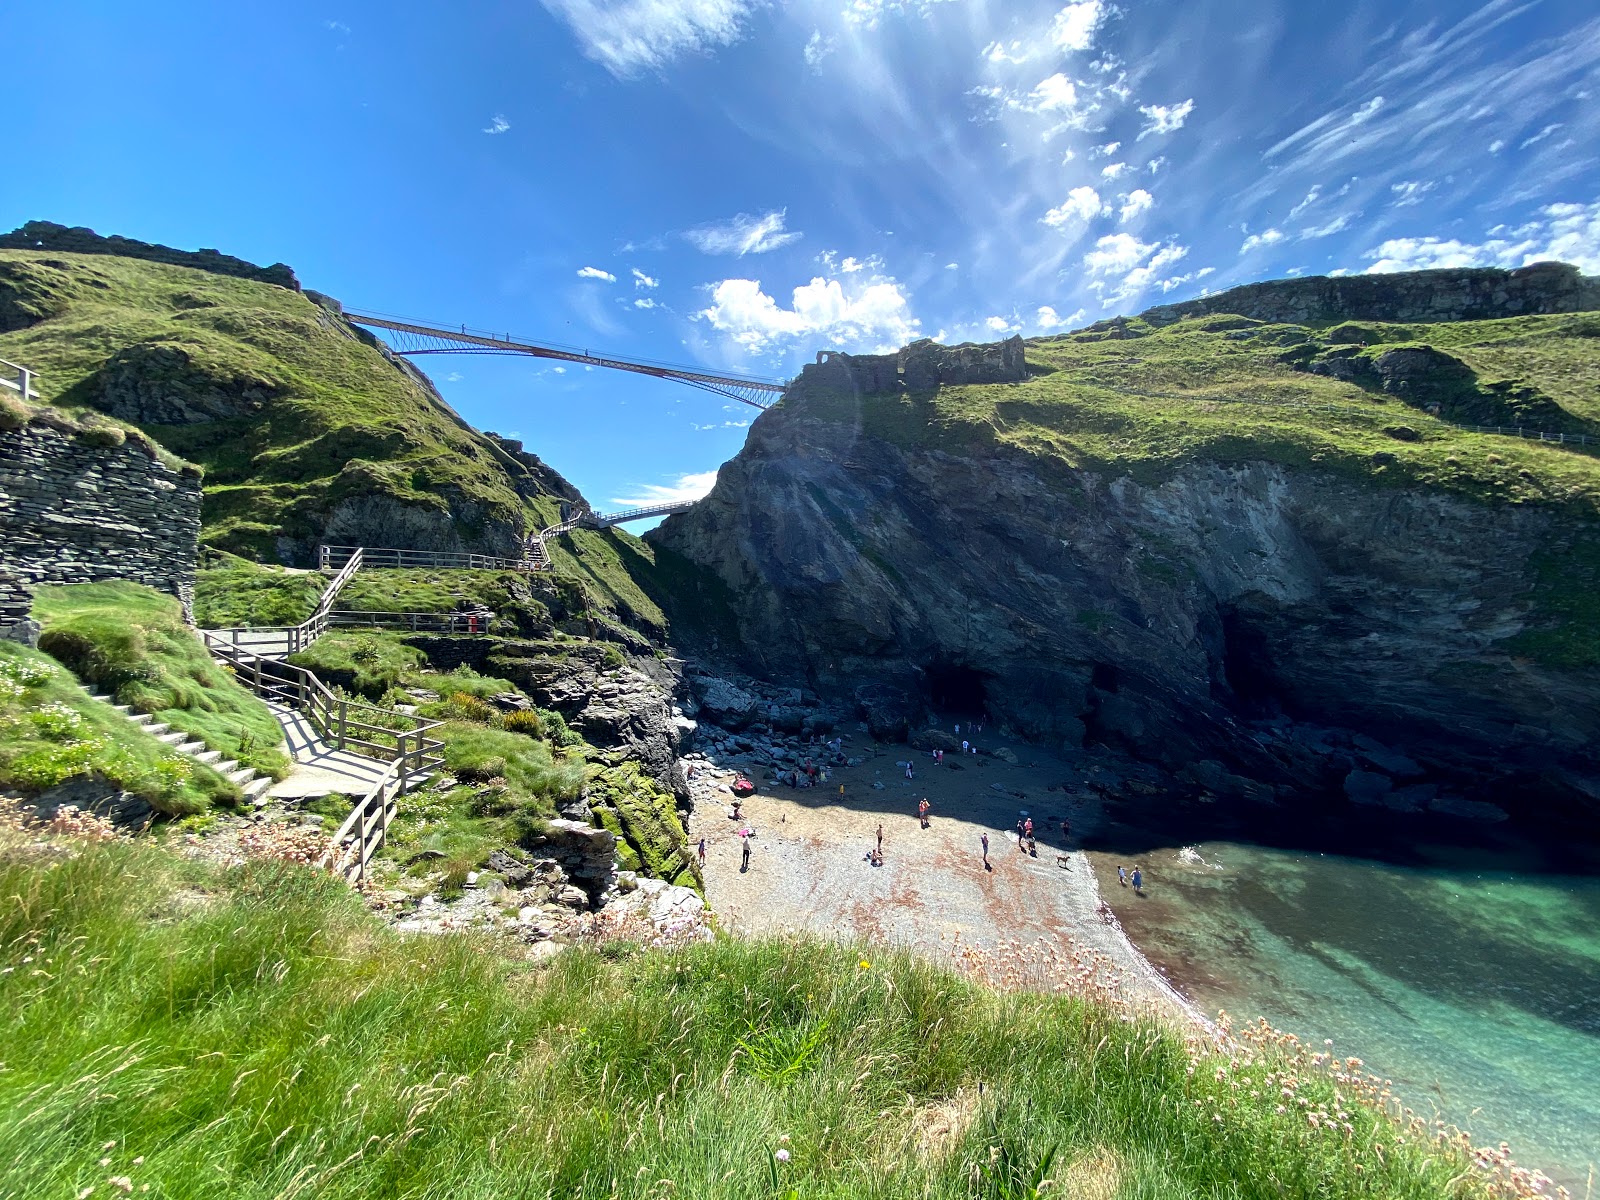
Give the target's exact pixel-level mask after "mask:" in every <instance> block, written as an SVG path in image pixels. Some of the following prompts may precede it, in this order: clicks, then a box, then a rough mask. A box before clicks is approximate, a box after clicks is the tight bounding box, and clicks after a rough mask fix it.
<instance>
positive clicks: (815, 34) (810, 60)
mask: <svg viewBox="0 0 1600 1200" xmlns="http://www.w3.org/2000/svg"><path fill="white" fill-rule="evenodd" d="M833 49H834V41H833V39H832V38H831V37H830V38H825V37H823V36H822V30H820V29H813V30H812V31H811V37H810V38H809V39H808V40H807V41H806V47H805V50H804V51H802V53H803V54H804V55H805V59H806V66H808V67H810V68H811V69H812V70H813V71H815V70H816V69H817V68H818V67H820V66H821V65H822V60H823V59H825V58H827V57H828V55H830V54H832V53H833Z"/></svg>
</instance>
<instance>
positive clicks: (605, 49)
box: [541, 0, 755, 79]
mask: <svg viewBox="0 0 1600 1200" xmlns="http://www.w3.org/2000/svg"><path fill="white" fill-rule="evenodd" d="M541 2H542V3H543V4H544V6H545V8H546V9H548V10H549V11H550V13H551V15H552V16H555V17H557V18H559V19H560V20H562V21H565V22H566V23H567V25H568V27H569V28H571V30H572V32H573V34H574V35H575V36H576V37H577V39H578V44H579V45H580V46H581V47H582V48H583V52H584V54H586V55H587V56H588V57H589V58H591V59H593V60H594V61H595V62H597V63H599V64H600V65H601V66H603V67H604V68H605V69H606V70H608V71H610V72H611V73H612V74H613V75H615V76H617V77H618V78H621V79H626V78H629V77H631V76H634V75H638V74H640V73H641V72H643V71H654V70H660V69H661V68H662V67H665V66H667V65H668V64H669V63H671V62H672V61H674V60H675V59H677V58H679V57H680V56H682V55H684V54H689V53H693V52H695V51H700V50H710V49H714V48H715V47H717V46H726V45H728V44H729V43H730V42H733V41H734V40H735V39H737V38H738V37H739V34H740V32H741V29H742V26H743V23H744V19H745V18H746V17H747V16H749V15H750V13H751V11H752V10H753V9H754V7H755V3H754V0H541Z"/></svg>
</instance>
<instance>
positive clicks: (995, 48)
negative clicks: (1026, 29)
mask: <svg viewBox="0 0 1600 1200" xmlns="http://www.w3.org/2000/svg"><path fill="white" fill-rule="evenodd" d="M983 57H984V60H985V61H987V62H991V63H995V64H999V63H1011V64H1012V65H1016V64H1017V63H1024V62H1027V61H1028V60H1029V59H1030V58H1032V57H1033V52H1032V51H1031V50H1029V49H1028V48H1027V47H1026V46H1024V45H1023V44H1022V43H1021V42H1020V41H1012V42H990V43H989V44H988V45H987V46H985V47H984V48H983Z"/></svg>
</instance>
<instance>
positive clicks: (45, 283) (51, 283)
mask: <svg viewBox="0 0 1600 1200" xmlns="http://www.w3.org/2000/svg"><path fill="white" fill-rule="evenodd" d="M72 290H73V289H72V283H71V280H69V279H68V278H67V276H66V274H65V273H64V272H62V271H60V270H58V269H57V268H55V267H53V266H51V265H50V263H48V262H0V333H14V332H15V331H17V330H19V329H27V328H29V327H31V326H34V325H37V324H38V323H39V322H40V321H47V320H49V319H50V318H51V317H54V316H58V315H59V314H61V313H62V312H64V311H66V308H67V304H68V301H69V299H70V297H71V295H72Z"/></svg>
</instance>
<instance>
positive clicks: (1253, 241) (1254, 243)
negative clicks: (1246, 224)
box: [1239, 229, 1283, 254]
mask: <svg viewBox="0 0 1600 1200" xmlns="http://www.w3.org/2000/svg"><path fill="white" fill-rule="evenodd" d="M1281 241H1283V230H1281V229H1263V230H1262V231H1261V232H1260V233H1252V234H1250V235H1249V236H1248V237H1246V238H1245V239H1244V244H1243V245H1242V246H1240V247H1239V253H1240V254H1249V253H1250V251H1252V250H1259V249H1260V248H1261V247H1262V246H1272V245H1276V244H1277V243H1278V242H1281Z"/></svg>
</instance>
